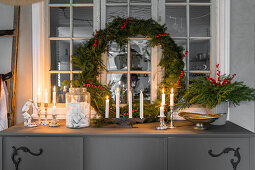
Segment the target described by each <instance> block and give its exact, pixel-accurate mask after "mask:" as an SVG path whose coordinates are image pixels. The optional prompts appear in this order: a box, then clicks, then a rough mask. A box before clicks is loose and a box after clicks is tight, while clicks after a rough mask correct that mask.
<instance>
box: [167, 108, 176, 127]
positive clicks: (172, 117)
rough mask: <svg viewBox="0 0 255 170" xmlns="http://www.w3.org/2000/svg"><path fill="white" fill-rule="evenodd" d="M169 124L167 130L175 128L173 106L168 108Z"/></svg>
mask: <svg viewBox="0 0 255 170" xmlns="http://www.w3.org/2000/svg"><path fill="white" fill-rule="evenodd" d="M169 113H170V115H169V116H170V123H169V126H168V128H169V129H173V128H175V126H174V123H173V122H174V106H170V112H169Z"/></svg>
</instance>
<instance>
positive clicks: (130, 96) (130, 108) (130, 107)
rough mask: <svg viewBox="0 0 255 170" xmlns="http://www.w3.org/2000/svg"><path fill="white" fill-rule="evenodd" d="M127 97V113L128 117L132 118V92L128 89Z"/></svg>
mask: <svg viewBox="0 0 255 170" xmlns="http://www.w3.org/2000/svg"><path fill="white" fill-rule="evenodd" d="M128 99H129V105H128V106H129V109H128V114H129V116H128V117H129V118H132V92H131V91H129V94H128Z"/></svg>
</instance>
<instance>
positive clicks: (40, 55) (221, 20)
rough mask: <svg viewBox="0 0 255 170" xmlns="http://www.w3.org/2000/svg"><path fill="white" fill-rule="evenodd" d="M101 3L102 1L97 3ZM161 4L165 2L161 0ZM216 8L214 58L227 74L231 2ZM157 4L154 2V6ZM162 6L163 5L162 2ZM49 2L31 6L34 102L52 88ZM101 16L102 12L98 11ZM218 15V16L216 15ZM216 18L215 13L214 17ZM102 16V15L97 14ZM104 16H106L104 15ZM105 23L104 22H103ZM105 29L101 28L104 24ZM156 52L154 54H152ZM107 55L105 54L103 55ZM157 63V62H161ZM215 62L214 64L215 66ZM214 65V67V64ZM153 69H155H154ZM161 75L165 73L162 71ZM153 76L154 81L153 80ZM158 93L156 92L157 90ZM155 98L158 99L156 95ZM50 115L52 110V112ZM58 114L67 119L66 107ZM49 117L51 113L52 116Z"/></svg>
mask: <svg viewBox="0 0 255 170" xmlns="http://www.w3.org/2000/svg"><path fill="white" fill-rule="evenodd" d="M96 1H98V3H100V0H96ZM159 1H162V0H159ZM103 2H104V0H102V1H101V7H102V5H103ZM215 2H216V3H215V8H216V11H217V13H216V14H217V17H216V21H215V23H216V29H215V31H216V33H217V34H215V35H216V36H214V37H215V42H216V48H215V49H216V50H215V57H216V63H219V64H220V70H221V72H222V73H223V74H224V73H225V74H229V72H230V0H215ZM153 3H156V2H155V1H154V0H152V4H153ZM160 4H162V3H160ZM161 8H162V7H161V6H157V5H156V8H155V9H152V10H155V11H158V9H161ZM47 9H48V7H47V2H39V3H35V4H33V5H32V42H33V47H32V48H33V100H36V98H37V94H38V88H41V89H44V88H48V89H50V88H49V87H50V81H49V80H50V79H49V70H50V63H49V43H48V37H49V36H48V35H49V34H48V28H49V24H48V11H47ZM99 10H100V9H99ZM99 13H100V12H99ZM153 13H154V12H152V18H153V19H154V20H157V21H159V23H161V24H163V19H162V16H160V15H158V12H155V14H156V15H153ZM216 14H215V15H216ZM212 15H214V14H212ZM97 16H99V14H97ZM101 17H103V16H102V15H101ZM96 19H97V20H98V22H100V18H96ZM101 20H102V19H101ZM101 26H102V25H101ZM153 51H154V52H155V53H154V54H153ZM103 55H106V54H103ZM153 55H157V56H161V52H160V50H159V48H158V47H155V49H153V50H152V56H153ZM103 59H104V61H105V62H106V60H105V59H106V57H103ZM159 60H160V58H159V57H157V61H158V62H159ZM158 62H157V63H158ZM216 63H215V64H216ZM211 65H213V64H211ZM151 68H154V66H152V67H151ZM155 68H156V69H155V72H157V74H158V75H159V76H156V79H157V80H155V82H156V84H157V85H156V86H154V85H153V86H151V88H154V87H156V88H157V87H158V84H159V83H160V82H161V76H160V75H161V74H160V72H161V69H160V68H159V67H158V66H157V67H155ZM211 72H213V73H215V70H214V69H213V68H211ZM161 73H162V72H161ZM104 75H105V74H102V76H101V81H102V83H103V82H104V81H105V82H106V80H103V79H104V77H105V79H106V76H104ZM153 76H154V75H153V74H152V75H151V78H153ZM154 90H155V89H154ZM155 97H156V96H155ZM49 112H50V111H49ZM57 113H59V114H60V117H63V118H64V117H65V116H64V115H65V109H64V108H60V107H58V108H57ZM49 114H50V113H49Z"/></svg>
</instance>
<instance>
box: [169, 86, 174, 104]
mask: <svg viewBox="0 0 255 170" xmlns="http://www.w3.org/2000/svg"><path fill="white" fill-rule="evenodd" d="M173 106H174V89H173V88H172V89H171V94H170V107H173Z"/></svg>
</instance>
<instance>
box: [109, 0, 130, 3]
mask: <svg viewBox="0 0 255 170" xmlns="http://www.w3.org/2000/svg"><path fill="white" fill-rule="evenodd" d="M127 1H128V0H107V1H106V2H109V3H121V2H127Z"/></svg>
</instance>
